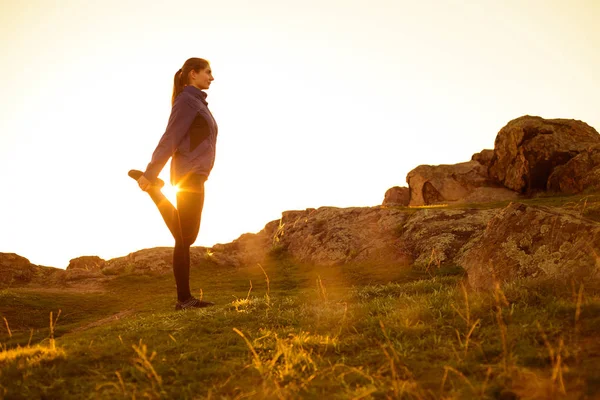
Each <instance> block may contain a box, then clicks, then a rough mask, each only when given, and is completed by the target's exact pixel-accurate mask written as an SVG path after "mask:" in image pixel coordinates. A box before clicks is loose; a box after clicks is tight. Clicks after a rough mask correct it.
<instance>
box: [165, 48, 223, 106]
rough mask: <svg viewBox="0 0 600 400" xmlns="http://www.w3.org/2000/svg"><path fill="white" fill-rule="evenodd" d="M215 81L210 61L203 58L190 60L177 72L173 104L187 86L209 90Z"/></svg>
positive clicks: (174, 79)
mask: <svg viewBox="0 0 600 400" xmlns="http://www.w3.org/2000/svg"><path fill="white" fill-rule="evenodd" d="M213 80H214V78H213V76H212V71H211V69H210V64H209V62H208V61H206V60H205V59H203V58H190V59H188V60H187V61H186V62H185V63H183V67H181V69H179V70H178V71H177V72H175V77H174V78H173V98H172V99H171V104H173V103H175V98H176V97H177V96H178V95H179V93H181V91H182V90H183V88H184V87H185V86H187V85H192V86H196V87H197V88H198V89H208V87H209V86H210V83H211V82H212V81H213Z"/></svg>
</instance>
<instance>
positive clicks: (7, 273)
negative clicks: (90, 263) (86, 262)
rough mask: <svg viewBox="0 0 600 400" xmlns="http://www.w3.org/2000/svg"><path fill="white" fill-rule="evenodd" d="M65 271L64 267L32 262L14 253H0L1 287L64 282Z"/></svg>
mask: <svg viewBox="0 0 600 400" xmlns="http://www.w3.org/2000/svg"><path fill="white" fill-rule="evenodd" d="M64 273H65V271H64V270H62V269H58V268H53V267H45V266H42V265H35V264H31V263H30V262H29V260H28V259H27V258H25V257H21V256H19V255H17V254H14V253H0V288H3V287H15V286H24V285H28V284H42V285H48V284H56V283H60V282H62V280H61V278H62V277H64Z"/></svg>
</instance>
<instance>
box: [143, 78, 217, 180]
mask: <svg viewBox="0 0 600 400" xmlns="http://www.w3.org/2000/svg"><path fill="white" fill-rule="evenodd" d="M206 96H207V95H206V93H205V92H203V91H202V90H200V89H198V88H196V87H194V86H186V87H184V88H183V91H182V92H181V93H180V94H179V96H177V97H176V98H175V103H174V104H173V108H172V109H171V116H170V117H169V123H168V124H167V129H166V130H165V133H164V134H163V135H162V137H161V138H160V141H159V142H158V145H157V146H156V150H154V153H153V154H152V161H150V164H148V167H146V172H144V176H145V177H146V178H147V179H148V180H150V181H154V180H155V179H156V177H157V176H158V174H159V173H160V171H162V169H163V168H164V166H165V164H166V163H167V161H168V160H169V158H171V157H173V160H171V183H172V184H173V185H176V184H177V183H178V182H179V181H180V180H181V178H183V177H184V176H185V175H186V174H188V173H190V172H192V173H195V174H200V175H205V176H206V177H208V175H210V171H211V170H212V168H213V165H214V164H215V149H216V145H217V133H218V127H217V122H216V121H215V119H214V118H213V116H212V114H211V112H210V110H209V109H208V103H207V102H206Z"/></svg>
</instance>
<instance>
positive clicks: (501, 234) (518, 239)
mask: <svg viewBox="0 0 600 400" xmlns="http://www.w3.org/2000/svg"><path fill="white" fill-rule="evenodd" d="M462 251H463V255H462V256H461V257H459V259H458V262H459V263H460V265H462V266H463V268H465V270H466V271H467V273H468V276H469V283H470V284H471V285H472V286H473V287H475V288H491V287H493V283H494V281H498V282H501V283H504V282H510V281H512V280H514V279H517V278H526V277H551V278H557V279H561V280H563V281H565V282H567V281H568V280H569V279H571V278H575V279H587V278H592V277H598V273H599V266H600V264H599V262H600V260H599V259H598V256H597V254H600V224H598V223H597V222H594V221H592V220H589V219H585V218H582V217H580V216H579V215H578V214H577V213H575V212H570V211H566V210H564V209H554V208H549V207H542V206H527V205H525V204H521V203H511V204H510V205H509V206H508V207H506V208H504V209H503V210H501V211H500V212H498V213H497V214H496V215H495V216H494V217H493V218H492V219H491V220H490V221H489V223H488V225H487V227H486V229H485V231H484V232H483V233H482V234H481V235H480V236H478V237H476V238H474V239H473V240H472V241H471V242H469V243H468V244H467V245H466V246H465V248H464V249H463V250H462Z"/></svg>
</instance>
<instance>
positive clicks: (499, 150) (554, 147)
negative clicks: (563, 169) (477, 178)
mask: <svg viewBox="0 0 600 400" xmlns="http://www.w3.org/2000/svg"><path fill="white" fill-rule="evenodd" d="M598 144H600V135H598V132H597V131H596V130H595V129H594V128H592V127H591V126H589V125H588V124H586V123H585V122H581V121H576V120H569V119H548V120H547V119H543V118H540V117H532V116H528V115H527V116H523V117H520V118H517V119H514V120H512V121H510V122H509V123H508V124H507V125H506V126H505V127H503V128H502V129H501V130H500V132H498V135H497V136H496V141H495V143H494V156H493V159H492V161H491V163H490V166H489V169H488V172H489V176H490V178H492V179H494V180H496V181H497V182H499V183H501V184H502V185H504V186H506V187H507V188H509V189H512V190H514V191H516V192H519V193H530V192H531V191H535V190H544V191H545V190H547V187H548V178H549V177H550V175H551V174H552V172H553V171H554V169H555V168H556V167H558V166H560V165H563V164H566V163H567V162H568V161H569V160H571V159H572V158H574V157H575V156H577V155H578V154H580V153H582V152H585V151H587V150H588V149H589V148H590V147H592V146H595V145H598Z"/></svg>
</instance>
